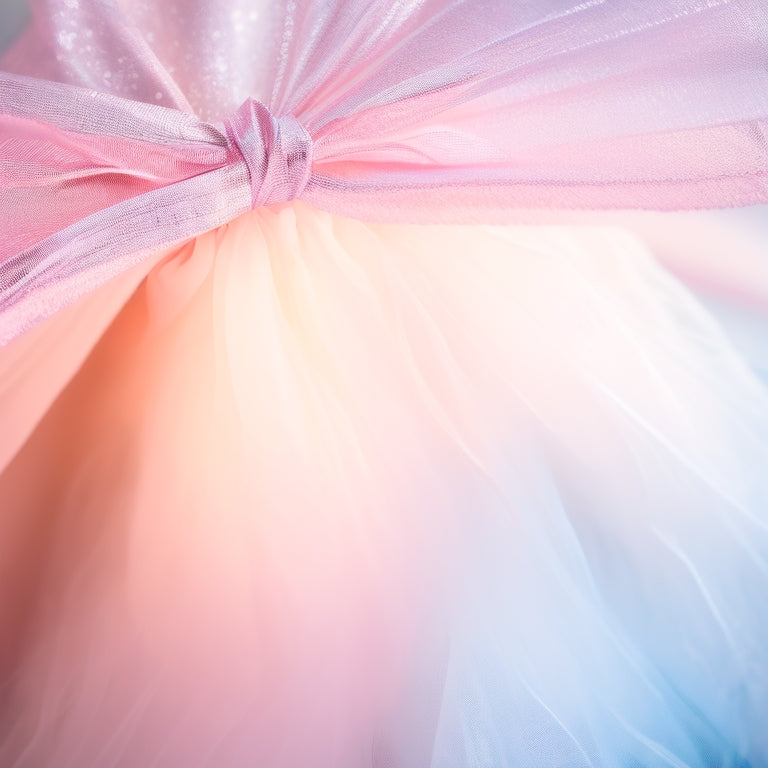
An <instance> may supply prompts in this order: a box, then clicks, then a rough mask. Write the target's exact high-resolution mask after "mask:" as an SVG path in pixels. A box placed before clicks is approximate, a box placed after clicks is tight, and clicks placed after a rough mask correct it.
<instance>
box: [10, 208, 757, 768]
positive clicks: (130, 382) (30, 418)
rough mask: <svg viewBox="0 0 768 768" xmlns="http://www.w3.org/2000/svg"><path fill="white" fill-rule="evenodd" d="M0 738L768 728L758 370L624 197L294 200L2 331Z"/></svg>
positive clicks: (725, 755) (310, 747) (162, 744)
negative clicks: (415, 211) (382, 217)
mask: <svg viewBox="0 0 768 768" xmlns="http://www.w3.org/2000/svg"><path fill="white" fill-rule="evenodd" d="M0 419H1V420H2V423H3V424H4V425H5V426H4V428H3V429H4V431H3V435H2V437H0V471H1V474H0V515H1V516H0V520H1V521H2V528H3V532H2V537H0V576H2V578H0V626H2V628H3V630H2V635H1V636H2V646H1V647H0V675H1V678H0V679H1V680H2V687H0V764H1V765H2V766H14V768H17V767H18V768H22V767H23V768H38V767H40V766H45V767H51V768H64V767H65V766H67V767H69V766H72V767H73V768H75V767H77V768H80V767H82V766H94V767H100V766H115V767H117V766H120V767H121V768H150V767H152V768H166V767H167V768H195V767H197V766H200V767H201V768H202V766H212V767H215V768H241V767H242V768H246V767H248V768H252V767H254V766H256V767H257V768H273V767H274V768H361V767H362V766H375V768H505V767H507V766H509V767H511V766H515V767H517V766H525V767H528V766H530V767H531V768H552V767H553V766H568V767H569V768H572V767H576V766H592V767H593V768H597V767H598V766H605V767H606V768H619V767H623V766H626V767H627V768H637V767H639V766H674V767H675V768H680V767H681V766H690V767H691V768H694V767H696V768H710V767H712V768H714V767H715V766H718V767H722V768H725V767H726V766H734V767H735V766H763V765H767V764H768V730H766V728H765V724H766V723H767V722H768V505H767V504H766V502H767V501H768V477H766V474H767V473H766V471H765V470H766V466H767V460H768V450H767V449H768V397H766V392H765V390H764V389H763V388H762V386H761V385H760V384H759V383H758V382H757V381H756V379H755V378H754V377H753V376H752V374H751V373H750V372H749V370H748V369H747V367H746V366H745V365H744V364H743V363H742V362H741V361H740V360H739V359H738V358H737V357H736V356H735V355H734V354H732V353H731V352H730V349H729V345H728V343H727V342H726V340H725V339H724V338H723V336H722V335H721V333H720V331H719V330H718V328H717V326H716V325H715V324H714V323H713V322H712V321H711V320H710V318H709V317H708V315H707V314H706V313H705V312H704V311H703V310H702V309H701V308H700V307H699V306H698V305H697V303H696V302H695V301H694V300H693V299H692V298H691V297H690V296H689V295H688V294H687V292H686V291H685V290H684V289H683V288H682V287H681V286H680V285H678V284H677V283H676V282H675V280H674V279H672V278H670V277H669V276H668V275H667V274H666V273H665V272H664V271H663V270H662V269H660V268H659V267H658V266H657V265H656V264H655V262H654V261H653V259H652V258H651V257H650V256H649V254H648V253H647V252H646V251H645V250H644V248H643V246H642V245H641V244H640V243H639V242H638V241H637V240H635V239H634V238H633V237H632V236H631V235H629V234H627V233H625V232H623V231H621V230H619V229H606V228H599V227H576V226H571V227H545V226H529V227H458V226H457V227H451V226H423V227H411V226H392V225H386V226H384V225H382V226H372V225H366V224H363V223H360V222H356V221H353V220H349V219H344V218H340V217H335V216H332V215H328V214H324V213H320V212H318V211H316V210H313V209H311V208H309V207H308V206H306V205H304V204H301V203H293V204H290V205H284V206H281V207H277V208H269V209H261V210H257V211H254V212H252V213H250V214H248V215H246V216H243V217H242V218H240V219H237V220H235V221H234V222H232V223H231V224H229V225H227V226H225V227H222V228H220V229H218V230H216V231H213V232H210V233H208V234H206V235H204V236H202V237H199V238H198V239H196V240H195V241H193V242H190V243H187V244H185V245H183V246H181V247H177V248H174V249H172V250H171V251H169V252H166V253H163V254H160V255H158V256H156V257H155V258H154V259H153V260H150V261H148V262H146V263H145V264H144V265H142V266H141V267H139V268H137V269H136V270H134V271H133V272H131V273H128V274H127V275H124V276H123V277H122V278H119V279H118V280H116V281H113V282H112V283H110V284H108V285H107V286H105V287H104V288H102V289H100V290H99V291H98V292H96V293H95V294H93V295H91V296H90V297H88V298H86V299H85V300H83V301H81V302H79V303H78V304H77V305H75V306H73V307H70V308H69V309H67V310H65V311H64V312H62V313H61V314H59V315H57V316H56V317H54V318H53V319H51V320H49V321H47V322H46V323H45V324H44V325H42V326H40V327H38V328H37V329H35V330H33V331H32V332H30V333H28V334H27V335H25V336H23V337H22V338H20V339H18V340H17V341H16V342H14V343H12V344H11V345H10V346H8V347H6V348H4V349H2V350H0Z"/></svg>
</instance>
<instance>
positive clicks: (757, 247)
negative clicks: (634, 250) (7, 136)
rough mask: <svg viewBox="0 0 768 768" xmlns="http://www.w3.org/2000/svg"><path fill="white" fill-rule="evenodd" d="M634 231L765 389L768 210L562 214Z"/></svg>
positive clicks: (9, 38)
mask: <svg viewBox="0 0 768 768" xmlns="http://www.w3.org/2000/svg"><path fill="white" fill-rule="evenodd" d="M28 18H29V9H28V8H27V4H26V2H25V0H0V53H2V51H4V50H5V49H6V48H7V47H8V46H9V45H11V44H12V42H13V40H14V39H15V37H16V36H17V35H18V33H19V32H20V31H21V30H22V29H23V28H24V25H25V24H26V22H27V20H28ZM582 219H586V220H588V221H589V222H590V223H596V221H597V220H604V221H605V222H606V223H610V224H613V225H616V224H618V225H621V226H627V227H629V228H631V229H633V230H635V231H636V232H637V233H638V234H639V235H640V236H641V237H642V238H643V239H644V240H645V241H646V242H647V243H648V244H649V245H650V246H651V248H652V249H653V250H654V252H655V253H656V254H657V255H658V257H659V258H660V259H661V260H662V261H663V262H664V263H665V264H666V265H667V267H668V268H669V269H671V270H672V271H673V272H675V273H676V274H678V275H679V276H681V277H682V278H684V279H685V280H686V282H688V283H689V285H691V286H692V287H693V288H694V290H695V291H696V293H697V295H698V296H699V298H700V300H701V301H703V302H704V303H705V304H706V305H707V306H708V307H709V308H710V310H711V311H712V312H714V313H715V314H716V315H717V317H718V319H719V320H720V323H721V325H722V326H723V328H724V329H725V331H726V333H728V335H729V336H730V337H731V338H732V340H733V342H734V344H735V345H736V346H737V348H738V349H739V350H740V351H741V353H742V354H743V355H744V356H745V357H746V358H747V360H748V361H749V362H750V363H751V365H752V366H753V368H754V369H755V370H756V371H757V372H758V373H759V374H760V375H761V376H762V378H763V379H764V380H766V381H767V382H768V206H755V207H751V208H746V209H740V210H728V211H707V212H701V213H699V212H695V213H664V214H660V213H629V214H622V213H618V214H589V215H586V216H584V215H582V214H567V215H565V216H563V220H564V221H568V222H573V221H578V220H582Z"/></svg>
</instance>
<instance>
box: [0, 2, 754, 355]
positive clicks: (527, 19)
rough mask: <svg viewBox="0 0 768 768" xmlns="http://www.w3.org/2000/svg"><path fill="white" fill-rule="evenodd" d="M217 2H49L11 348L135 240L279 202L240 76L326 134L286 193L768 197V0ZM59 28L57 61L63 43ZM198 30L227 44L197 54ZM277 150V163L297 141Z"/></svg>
mask: <svg viewBox="0 0 768 768" xmlns="http://www.w3.org/2000/svg"><path fill="white" fill-rule="evenodd" d="M214 5H215V4H214ZM214 5H212V6H211V8H210V9H207V10H206V12H205V13H202V9H200V8H197V6H196V12H197V14H199V15H203V16H205V17H206V29H208V30H209V31H210V30H213V32H218V35H219V36H218V38H216V40H215V41H213V40H209V39H207V37H206V35H207V34H208V33H207V32H205V33H204V32H202V31H201V30H200V29H199V28H197V27H195V26H194V25H192V26H191V27H188V26H185V24H184V23H182V24H181V25H180V26H179V25H178V24H172V23H171V21H170V17H169V16H167V15H166V14H168V13H170V14H172V15H173V16H174V18H176V19H177V18H178V16H179V14H181V13H183V11H184V8H185V4H184V3H183V2H176V3H169V4H168V6H169V7H168V8H166V6H164V10H161V11H159V12H157V13H156V14H155V16H153V17H151V18H150V17H148V16H147V15H145V13H144V11H143V10H142V9H143V6H142V4H140V3H135V4H134V3H130V2H129V3H126V4H125V5H124V6H123V7H118V6H117V5H114V6H108V7H106V8H105V7H104V4H103V3H98V2H95V0H81V2H78V3H70V2H61V1H60V0H49V2H42V1H41V2H38V3H37V4H36V13H35V24H34V25H33V27H32V28H31V30H30V31H29V33H28V35H27V37H26V38H25V39H24V40H23V41H22V43H20V45H19V46H18V47H17V48H16V49H14V50H13V51H11V52H10V53H9V55H8V56H7V57H6V60H5V62H4V65H5V66H6V67H7V68H8V69H9V70H11V71H14V72H16V73H20V74H21V75H24V76H25V77H20V76H19V74H16V75H14V74H6V75H3V76H2V77H0V99H1V100H0V109H1V114H0V141H2V157H1V162H2V177H1V184H2V197H0V217H1V218H2V220H3V221H4V222H9V225H8V230H9V231H8V233H7V236H6V237H5V238H4V245H3V251H2V252H1V253H0V312H1V313H2V314H0V341H4V340H8V339H10V338H12V337H13V336H15V335H17V334H18V333H20V332H21V331H23V330H24V329H25V328H27V327H29V326H30V325H32V324H34V323H35V322H37V321H38V320H39V319H41V318H43V317H45V316H47V315H48V314H50V313H51V312H53V311H56V310H57V309H58V308H59V307H60V306H63V305H64V304H65V303H67V302H68V301H71V300H72V299H73V298H74V297H76V296H78V295H81V294H82V293H83V292H85V291H87V290H90V289H91V288H92V287H93V286H95V285H97V284H98V283H99V282H102V281H103V280H104V279H106V278H107V277H109V276H111V275H113V274H116V273H118V272H119V271H121V270H122V269H124V268H126V267H127V266H129V265H130V264H131V263H132V261H131V259H130V258H129V255H130V254H131V253H134V252H138V251H145V250H149V251H151V250H152V249H154V248H156V247H158V246H164V245H168V244H172V243H175V242H180V241H182V240H185V239H187V238H190V237H193V236H195V235H197V234H200V233H202V232H204V231H207V230H209V229H211V228H212V227H215V226H218V225H219V224H221V223H224V222H225V221H229V220H231V219H232V218H234V217H235V216H237V215H240V214H241V213H243V212H244V211H245V210H247V209H248V208H249V207H251V206H252V205H253V201H256V202H257V204H264V203H270V202H277V201H279V200H282V199H283V197H284V196H281V195H278V196H276V197H275V196H270V195H269V194H261V193H260V192H259V189H260V188H261V180H259V182H258V183H257V182H256V181H255V180H254V176H253V169H254V167H255V166H256V164H255V163H253V162H248V161H247V160H246V159H244V157H243V155H242V154H241V153H240V152H239V151H237V148H236V147H235V145H234V142H233V141H232V137H231V136H229V135H228V134H227V132H226V130H225V129H224V126H223V124H222V123H221V122H219V121H222V120H224V119H225V118H226V117H227V114H232V112H234V110H235V109H236V107H237V106H238V103H236V102H235V101H234V99H237V98H239V95H238V93H237V92H238V90H243V94H242V95H243V97H252V98H258V99H260V100H261V101H263V102H264V104H266V106H267V107H268V108H269V110H270V112H271V114H272V115H274V116H275V118H280V117H283V116H289V115H290V116H293V117H295V118H296V120H298V122H299V123H300V124H301V126H303V129H304V130H306V132H308V134H309V136H310V137H311V139H312V142H313V147H312V151H311V156H312V169H311V175H310V176H309V179H308V181H307V182H306V186H305V184H304V181H303V180H302V183H301V184H298V185H297V184H295V183H293V182H289V181H288V177H287V176H286V181H285V183H282V182H281V181H280V180H276V177H275V175H274V173H273V176H272V182H271V183H272V184H273V187H274V188H275V189H277V188H282V187H285V188H286V189H291V190H293V194H300V195H301V196H302V197H303V198H304V199H305V200H307V201H308V202H310V203H312V204H313V205H314V206H315V207H317V208H320V209H325V210H329V211H332V212H335V213H340V214H345V215H353V216H355V217H359V218H362V219H366V220H378V221H401V222H413V221H419V222H429V221H432V222H454V221H464V222H467V221H470V222H477V221H485V222H501V221H508V220H509V218H510V214H509V211H510V209H513V208H520V207H524V208H525V207H533V208H539V207H543V208H658V209H669V208H699V207H714V206H729V205H744V204H749V203H758V202H765V201H766V200H768V182H767V179H768V153H767V152H766V139H765V135H766V126H767V125H768V71H766V68H765V65H764V62H765V58H766V55H767V54H768V39H766V34H765V29H766V24H767V23H768V9H767V8H766V6H765V4H764V3H762V2H761V0H708V1H707V2H702V1H701V0H673V1H671V2H670V1H669V0H668V1H667V2H646V3H637V2H634V1H633V0H617V1H616V2H612V3H610V4H609V3H606V2H603V1H602V0H591V2H585V3H575V2H570V3H563V2H554V0H552V1H550V2H538V3H535V4H530V5H525V4H522V3H512V2H509V1H508V0H493V1H492V2H490V3H489V2H483V3H480V2H478V1H477V0H459V2H454V3H450V4H447V5H446V4H445V3H444V2H437V1H436V0H432V1H431V2H425V3H423V4H422V5H421V6H419V7H418V8H416V9H414V8H411V7H410V6H409V7H408V8H407V9H406V8H405V6H404V7H403V8H402V9H401V8H399V7H398V6H395V7H394V8H393V7H392V4H391V3H389V2H384V0H381V1H380V2H375V3H373V4H371V3H368V2H362V0H357V1H353V2H349V0H346V1H345V2H334V1H333V0H327V1H326V2H322V3H310V2H308V0H304V2H298V3H297V2H294V0H291V2H290V3H286V5H285V6H283V4H282V3H276V4H275V7H274V8H273V9H272V11H271V12H270V13H267V14H266V17H265V18H263V19H261V18H256V17H253V14H251V15H250V16H248V18H249V19H250V22H249V25H248V26H246V24H245V22H244V21H241V22H238V24H239V26H240V28H239V29H237V28H236V29H235V30H234V31H233V30H232V29H230V30H229V31H228V33H226V34H223V33H222V32H221V28H220V27H219V26H218V25H217V19H219V16H218V15H217V11H216V9H215V7H214ZM209 11H210V12H209ZM256 16H258V14H256ZM252 17H253V18H252ZM242 18H243V19H245V18H246V15H245V14H242ZM275 19H283V30H282V35H279V34H275V33H274V32H275V30H274V29H273V28H272V27H271V26H270V25H272V24H273V23H274V22H275ZM222 25H223V20H222ZM51 27H53V29H51ZM225 29H226V28H225ZM57 30H58V31H57ZM54 32H56V34H55V35H54ZM142 32H143V34H142ZM235 32H237V34H235ZM268 32H269V33H270V35H269V37H268V38H267V39H268V40H271V41H272V46H273V50H274V53H275V57H274V60H273V61H270V60H269V57H268V56H265V51H264V48H263V47H262V48H260V49H259V58H258V61H259V62H261V63H260V64H259V65H258V66H256V63H255V62H256V60H255V59H254V55H255V54H254V52H253V50H251V49H252V48H258V46H257V45H255V43H256V42H257V41H258V42H263V41H262V40H261V37H260V36H262V35H266V34H267V33H268ZM170 35H174V36H175V37H174V39H173V40H171V39H170V38H169V36H170ZM185 35H186V37H185ZM51 38H55V39H56V41H57V47H56V50H55V52H51V51H47V52H45V53H43V51H42V48H43V47H44V45H43V40H50V39H51ZM182 38H183V39H184V42H185V44H186V45H187V46H188V50H190V49H192V48H194V46H195V45H205V46H207V48H209V49H210V48H211V46H212V48H213V50H214V51H215V52H216V55H208V56H206V57H205V61H204V63H203V64H201V65H199V66H197V65H192V64H191V63H190V61H189V60H188V59H186V58H185V59H183V60H181V61H180V60H178V59H176V58H175V57H176V56H177V55H178V49H179V47H180V46H179V41H180V39H182ZM148 40H153V41H155V42H156V43H157V54H155V53H154V48H151V47H150V45H149V43H148V42H147V41H148ZM174 41H175V42H174ZM248 41H251V42H253V43H254V45H252V46H250V47H249V46H245V45H244V43H246V42H248ZM244 48H248V51H247V52H244ZM195 61H197V59H195ZM265 62H267V63H265ZM251 67H252V68H253V70H254V71H253V72H250V69H249V68H251ZM171 73H172V74H173V77H172V75H171ZM225 75H226V76H227V77H228V78H229V80H228V82H227V88H226V89H223V88H219V89H217V88H215V87H214V86H215V84H216V83H217V82H220V80H221V78H222V77H224V76H225ZM175 77H178V78H179V79H180V82H181V83H182V84H183V90H184V92H185V93H187V94H188V97H184V96H182V95H181V92H182V88H181V87H180V86H179V85H177V84H176V82H175V79H174V78H175ZM40 78H45V79H40ZM49 81H56V82H49ZM267 82H271V83H272V88H271V91H267V90H266V83H267ZM83 89H87V90H83ZM245 89H247V92H246V91H245ZM222 91H223V93H222ZM187 99H189V100H187ZM193 109H194V110H195V111H196V112H197V113H198V114H200V115H201V118H200V119H198V118H196V117H193V116H192V115H191V114H190V112H192V110H193ZM291 119H292V118H291ZM267 123H269V121H267ZM276 124H277V123H276ZM286 125H287V123H286ZM256 135H258V131H257V133H256ZM265 141H266V140H265V139H264V138H263V137H262V139H260V140H259V139H257V140H256V141H255V143H254V144H253V145H252V146H253V151H254V152H255V153H256V154H257V155H259V153H262V154H263V153H264V152H266V156H267V158H268V157H269V154H270V152H272V151H274V152H276V153H279V152H280V151H283V150H281V149H280V147H282V145H281V144H280V143H279V142H278V143H277V144H276V145H275V146H276V147H277V149H274V150H273V149H270V148H269V147H267V144H266V143H265ZM260 142H261V143H260ZM287 146H288V145H286V147H287ZM285 151H288V150H287V149H286V150H285ZM305 156H306V157H309V154H308V153H305ZM265 162H266V161H265ZM275 167H278V168H284V169H285V168H288V167H289V166H288V164H286V163H285V162H282V161H281V162H280V163H276V165H275ZM282 172H283V173H285V174H288V173H289V171H287V170H283V171H282ZM278 173H279V172H278ZM300 175H301V174H300ZM252 187H253V191H252V189H251V188H252ZM302 190H303V191H302ZM59 285H61V286H62V290H60V291H59V290H57V289H56V288H55V286H59ZM51 286H53V287H54V288H53V289H52V288H51ZM39 291H45V292H46V296H45V300H44V301H42V300H40V299H39V297H37V296H36V295H35V294H37V292H39ZM30 297H31V298H30Z"/></svg>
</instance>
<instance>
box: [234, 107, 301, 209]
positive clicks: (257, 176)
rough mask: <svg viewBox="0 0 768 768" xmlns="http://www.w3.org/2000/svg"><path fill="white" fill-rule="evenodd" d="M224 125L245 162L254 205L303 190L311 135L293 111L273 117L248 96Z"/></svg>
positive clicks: (292, 196) (293, 196)
mask: <svg viewBox="0 0 768 768" xmlns="http://www.w3.org/2000/svg"><path fill="white" fill-rule="evenodd" d="M224 126H225V128H226V132H227V136H228V137H229V140H230V141H231V142H232V144H233V145H234V146H235V147H236V148H237V150H238V151H239V153H240V154H241V155H242V156H243V160H245V163H246V165H247V166H248V172H249V174H250V177H251V204H252V207H253V208H259V207H261V206H262V205H270V204H272V203H287V202H289V201H290V200H294V199H296V198H297V197H298V196H299V195H300V194H301V193H302V191H303V190H304V187H305V186H306V184H307V181H308V179H309V175H310V171H311V167H312V137H311V136H310V135H309V134H308V133H307V131H306V129H305V128H304V127H303V126H302V125H301V123H299V121H298V120H297V119H296V118H295V117H294V116H293V115H284V116H283V117H280V118H276V117H273V115H272V114H271V113H270V111H269V110H268V109H267V108H266V107H265V106H264V105H263V104H262V103H261V102H260V101H256V100H255V99H248V100H247V101H245V102H244V103H243V104H242V106H241V107H240V108H239V109H238V110H237V111H236V112H235V113H234V114H233V115H232V116H231V117H229V118H227V119H226V120H225V121H224Z"/></svg>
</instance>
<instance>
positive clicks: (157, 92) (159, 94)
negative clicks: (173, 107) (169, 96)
mask: <svg viewBox="0 0 768 768" xmlns="http://www.w3.org/2000/svg"><path fill="white" fill-rule="evenodd" d="M162 98H163V94H162V92H161V91H156V92H155V100H156V101H160V99H162Z"/></svg>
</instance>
